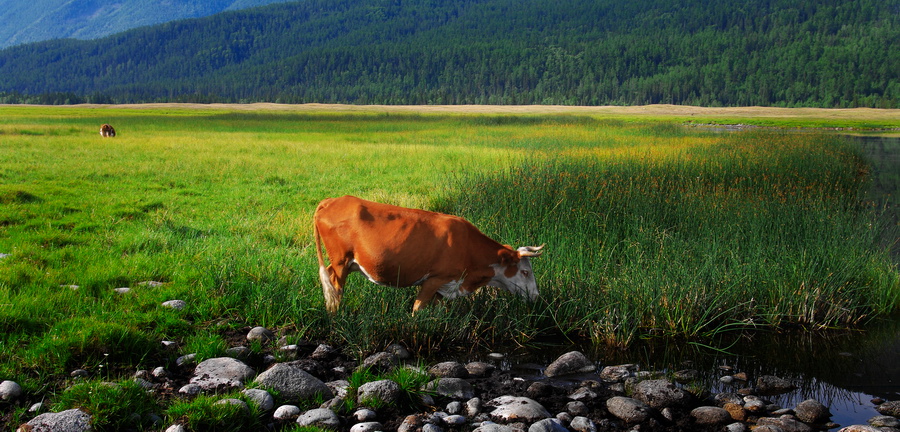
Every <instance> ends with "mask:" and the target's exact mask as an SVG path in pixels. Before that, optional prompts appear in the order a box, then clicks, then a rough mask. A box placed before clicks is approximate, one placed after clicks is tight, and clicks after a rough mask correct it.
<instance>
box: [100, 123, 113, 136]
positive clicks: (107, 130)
mask: <svg viewBox="0 0 900 432" xmlns="http://www.w3.org/2000/svg"><path fill="white" fill-rule="evenodd" d="M100 136H102V137H114V136H116V130H115V129H113V127H112V126H111V125H109V124H104V125H102V126H100Z"/></svg>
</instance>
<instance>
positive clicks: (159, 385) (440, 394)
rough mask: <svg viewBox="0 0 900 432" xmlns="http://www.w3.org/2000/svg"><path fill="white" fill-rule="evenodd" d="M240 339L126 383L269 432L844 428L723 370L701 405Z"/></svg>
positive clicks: (887, 426) (573, 361) (604, 384)
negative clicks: (256, 421) (422, 377)
mask: <svg viewBox="0 0 900 432" xmlns="http://www.w3.org/2000/svg"><path fill="white" fill-rule="evenodd" d="M246 339H247V340H246V342H247V344H250V343H253V341H255V340H258V341H259V342H258V343H262V344H264V345H265V346H268V348H267V349H266V350H264V353H263V354H260V353H254V352H253V351H251V350H250V349H249V348H246V347H245V346H243V345H237V346H234V347H232V348H230V349H229V350H228V351H227V353H228V357H220V358H213V359H208V360H204V361H202V362H200V363H195V357H196V356H194V355H186V356H182V357H179V358H178V359H177V361H176V362H175V364H174V366H173V367H170V369H171V370H167V369H166V368H164V367H162V366H160V367H157V368H155V369H153V370H141V371H137V372H136V373H135V374H134V377H133V380H135V381H136V382H137V383H139V384H140V385H141V386H142V387H144V388H146V389H147V390H148V391H151V392H155V393H157V394H159V395H167V396H168V397H172V398H184V399H191V398H195V397H197V396H198V395H200V394H213V395H215V394H224V393H232V394H234V391H237V390H240V391H241V392H242V394H243V395H244V397H243V399H244V400H247V401H251V403H252V404H254V405H256V407H257V408H258V412H260V413H263V414H262V415H263V418H264V419H265V420H264V421H263V424H265V428H266V430H273V431H279V430H294V429H296V426H297V425H308V426H318V427H321V428H324V429H330V430H335V431H350V432H370V431H400V432H414V431H424V432H444V431H478V432H513V431H528V432H545V431H577V432H593V431H609V432H612V431H635V432H636V431H728V432H741V431H749V430H753V431H755V432H805V431H816V430H830V429H837V428H840V427H841V426H842V425H837V424H835V423H833V422H831V419H830V417H831V413H830V412H829V411H828V408H827V407H825V406H824V405H823V404H821V403H819V402H818V401H815V400H811V399H810V400H805V401H803V402H801V403H799V404H797V405H796V406H794V407H782V406H777V405H774V404H772V403H771V402H770V401H769V400H767V399H766V396H767V395H774V394H780V393H786V392H791V391H794V390H795V387H794V386H793V385H792V384H791V383H790V382H789V381H786V380H783V379H780V378H778V377H774V376H759V377H748V376H747V374H746V373H743V372H741V371H735V370H726V371H725V372H723V376H722V378H721V379H722V380H726V381H731V382H734V383H737V384H740V385H738V386H737V388H738V390H736V391H735V392H734V393H718V394H708V393H706V392H703V391H702V390H697V389H693V390H692V391H693V393H692V391H689V389H692V387H691V385H690V382H691V381H692V380H694V379H696V377H697V374H698V373H697V371H693V370H684V371H679V372H676V373H674V374H669V375H668V376H664V375H663V374H660V373H655V372H648V371H640V370H639V368H638V367H637V366H636V365H633V364H624V365H614V366H606V367H603V368H601V369H599V370H598V369H597V367H596V362H594V361H592V360H591V359H589V358H587V357H586V356H585V355H584V354H582V353H580V352H577V351H572V352H569V353H566V354H564V355H562V356H560V357H559V358H557V359H556V361H554V362H553V363H552V364H550V365H548V366H547V367H546V368H544V369H543V371H542V372H540V373H539V374H538V375H536V376H521V375H520V374H517V373H515V372H513V371H510V370H503V369H502V368H498V367H497V365H496V362H499V361H501V360H502V355H500V354H497V355H496V356H494V357H492V360H490V361H491V362H471V363H467V364H463V363H459V362H455V361H448V362H441V363H437V364H434V365H432V366H430V367H427V368H426V367H424V366H421V364H420V363H418V362H417V361H416V359H413V358H412V356H411V355H410V354H409V352H408V351H407V350H406V349H404V348H403V347H402V346H400V345H391V346H389V347H387V349H386V350H385V351H383V352H379V353H375V354H373V355H371V356H369V357H367V358H366V359H365V360H363V361H362V362H356V361H355V360H353V359H351V357H349V356H347V355H346V354H345V353H342V352H341V351H340V350H339V349H336V348H334V347H331V346H328V345H324V344H313V343H309V344H304V345H286V344H284V343H283V340H282V341H275V340H274V335H273V334H272V332H270V331H268V330H266V329H264V328H261V327H257V328H254V329H252V330H251V331H250V332H249V333H248V334H247V335H246ZM358 368H368V370H370V371H372V372H374V373H376V374H378V373H382V374H384V373H387V372H388V371H390V370H391V369H393V368H416V369H418V370H419V372H418V373H423V374H428V375H429V380H430V382H429V383H428V384H427V385H425V386H424V388H422V389H421V391H417V392H415V393H414V394H415V396H416V398H418V400H417V401H416V402H418V403H417V404H416V406H417V408H415V409H411V408H402V407H403V406H409V405H408V404H406V405H405V404H403V403H401V399H402V398H403V397H404V392H403V391H401V389H400V386H399V385H398V384H397V383H396V382H393V381H391V380H387V379H378V380H374V381H371V382H367V383H364V384H363V385H360V386H359V387H358V388H352V387H351V384H350V382H349V381H348V379H349V378H350V377H351V375H352V374H353V372H354V371H355V370H358ZM88 375H89V374H88V372H86V371H82V370H77V371H73V372H72V376H73V377H80V376H88ZM267 390H273V391H272V392H270V391H267ZM695 393H699V394H695ZM273 394H275V395H277V397H273ZM315 398H320V400H323V401H325V402H324V403H322V404H321V405H320V406H318V407H314V408H312V409H309V407H306V409H301V408H300V407H299V406H297V405H294V404H297V403H298V402H299V401H309V400H313V399H315ZM43 399H44V397H43V395H23V394H22V391H21V388H19V386H18V384H16V383H14V382H12V381H3V382H2V384H0V400H3V401H4V402H5V403H18V404H27V403H28V402H29V401H30V400H35V401H40V400H43ZM351 399H352V400H351ZM244 400H241V399H236V398H227V397H226V396H223V398H222V400H221V401H219V402H217V403H222V404H238V405H243V406H246V403H247V402H245V401H244ZM372 401H381V402H379V403H372ZM873 402H877V403H879V404H878V406H877V407H876V409H877V410H878V412H880V413H882V414H883V415H882V416H878V417H874V418H872V419H870V420H869V424H868V425H849V426H845V427H842V428H840V429H839V431H840V432H900V420H898V417H900V401H893V402H885V401H873ZM301 405H302V404H301ZM306 405H308V403H307V404H306ZM24 406H28V405H24ZM351 406H352V407H353V408H352V409H349V408H348V407H351ZM248 409H249V408H248ZM43 411H44V408H43V406H42V404H40V403H39V402H38V403H34V405H32V406H31V409H30V410H29V415H33V418H31V419H30V420H29V421H28V422H27V423H26V424H23V425H22V426H20V427H19V429H18V430H19V431H23V432H24V431H64V432H69V431H73V432H74V431H89V430H93V428H92V421H93V420H92V417H91V414H90V413H88V412H85V411H82V410H80V409H71V410H67V411H63V412H59V413H48V412H43ZM152 423H153V424H154V426H153V427H152V429H150V430H165V431H167V432H180V431H187V430H189V429H188V428H187V426H186V425H183V424H179V423H177V422H176V423H175V424H165V423H164V421H163V420H162V418H161V417H159V416H158V415H156V416H155V418H154V419H152Z"/></svg>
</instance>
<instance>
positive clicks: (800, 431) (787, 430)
mask: <svg viewBox="0 0 900 432" xmlns="http://www.w3.org/2000/svg"><path fill="white" fill-rule="evenodd" d="M756 424H757V425H760V426H778V428H780V429H781V430H783V431H784V432H812V428H811V427H809V425H807V424H806V423H802V422H799V421H797V420H794V419H792V418H780V417H779V418H772V417H760V418H759V420H757V421H756Z"/></svg>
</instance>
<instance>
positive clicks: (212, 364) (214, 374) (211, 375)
mask: <svg viewBox="0 0 900 432" xmlns="http://www.w3.org/2000/svg"><path fill="white" fill-rule="evenodd" d="M254 375H256V371H254V370H253V368H251V367H250V366H247V365H246V364H244V362H242V361H240V360H237V359H233V358H231V357H219V358H212V359H209V360H205V361H203V362H201V363H200V364H198V365H197V367H196V368H195V369H194V377H193V378H191V381H190V383H191V384H196V385H198V386H200V388H201V389H203V390H228V389H232V388H241V387H244V382H245V381H247V380H249V379H251V378H253V376H254Z"/></svg>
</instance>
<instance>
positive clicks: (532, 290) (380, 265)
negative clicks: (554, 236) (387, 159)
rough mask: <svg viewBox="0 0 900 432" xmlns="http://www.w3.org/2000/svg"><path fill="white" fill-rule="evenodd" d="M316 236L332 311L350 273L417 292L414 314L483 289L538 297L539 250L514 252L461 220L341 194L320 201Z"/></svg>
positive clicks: (324, 288)
mask: <svg viewBox="0 0 900 432" xmlns="http://www.w3.org/2000/svg"><path fill="white" fill-rule="evenodd" d="M313 235H314V237H315V244H316V254H317V256H318V259H319V279H320V280H321V282H322V293H323V294H324V296H325V306H326V309H328V311H329V312H330V313H335V312H337V310H338V307H339V306H340V303H341V297H342V295H343V289H344V283H345V282H346V280H347V276H348V275H349V274H350V273H351V272H354V271H359V272H361V273H362V274H363V275H365V276H366V278H368V279H369V280H370V281H372V282H374V283H376V284H379V285H387V286H392V287H407V286H420V287H421V288H419V294H418V295H417V296H416V300H415V303H414V304H413V312H416V311H418V310H419V309H421V308H422V307H424V306H426V305H428V304H429V303H431V302H432V300H433V299H434V298H435V296H439V297H438V299H441V298H443V299H448V300H449V299H453V298H455V297H460V296H465V295H467V294H470V293H472V292H473V291H475V290H477V289H478V288H480V287H482V286H488V285H489V286H494V287H498V288H505V289H506V290H508V291H509V292H511V293H513V294H517V295H520V296H522V297H526V298H528V299H529V300H535V299H537V298H538V296H539V293H538V287H537V282H535V280H534V274H533V273H532V270H531V262H530V260H529V258H531V257H537V256H540V255H541V248H543V245H542V246H539V247H531V246H525V247H520V248H518V249H513V248H512V247H510V246H507V245H502V244H500V243H498V242H496V241H494V240H492V239H491V238H490V237H488V236H486V235H484V234H483V233H482V232H481V231H479V230H478V228H475V226H474V225H472V224H471V223H469V222H468V221H466V220H465V219H463V218H461V217H458V216H452V215H447V214H442V213H435V212H430V211H425V210H417V209H409V208H403V207H397V206H393V205H389V204H380V203H376V202H372V201H367V200H364V199H360V198H357V197H353V196H343V197H340V198H328V199H325V200H322V202H320V203H319V205H318V207H317V208H316V212H315V215H314V216H313ZM323 245H324V246H325V252H326V253H327V255H328V260H329V261H330V262H331V264H330V265H328V266H326V265H325V259H324V257H323V255H322V246H323Z"/></svg>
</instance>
